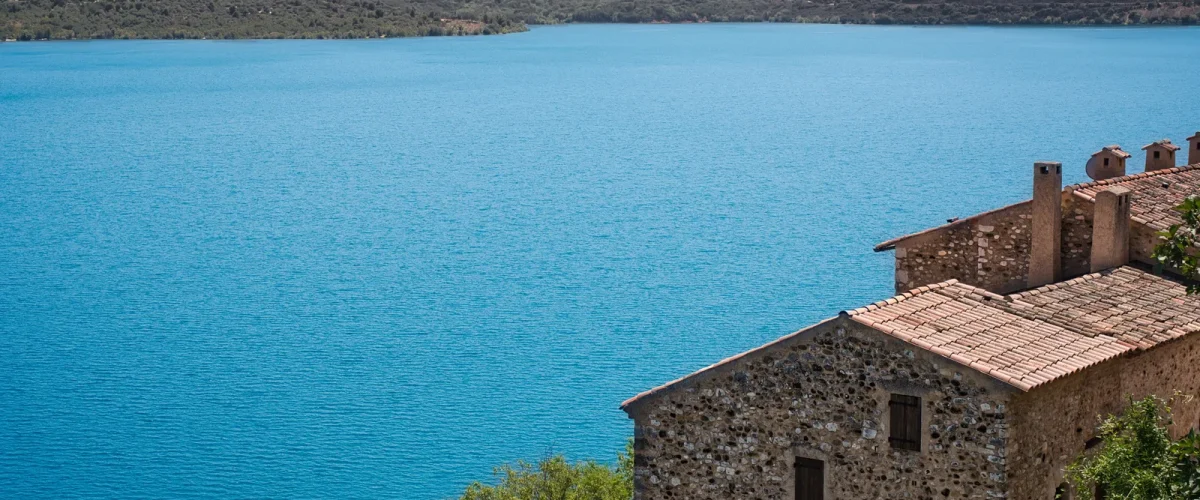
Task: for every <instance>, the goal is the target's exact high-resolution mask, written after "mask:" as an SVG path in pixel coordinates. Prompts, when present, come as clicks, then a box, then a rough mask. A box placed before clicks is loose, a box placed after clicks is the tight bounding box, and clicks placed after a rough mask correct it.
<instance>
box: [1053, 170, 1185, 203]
mask: <svg viewBox="0 0 1200 500" xmlns="http://www.w3.org/2000/svg"><path fill="white" fill-rule="evenodd" d="M1196 168H1200V163H1193V164H1191V165H1181V166H1178V167H1171V168H1164V169H1162V170H1155V171H1153V172H1138V173H1136V174H1129V175H1122V176H1120V177H1113V178H1111V179H1102V180H1098V181H1091V182H1081V183H1079V184H1071V185H1069V186H1067V187H1065V188H1063V191H1070V192H1077V191H1079V190H1081V189H1088V188H1094V187H1100V186H1109V185H1113V184H1118V183H1121V182H1125V181H1132V180H1137V179H1144V178H1146V177H1157V176H1160V175H1167V174H1175V173H1179V172H1186V171H1188V170H1194V169H1196ZM1078 194H1079V195H1080V196H1083V197H1084V198H1087V199H1089V200H1090V199H1092V197H1091V196H1087V195H1084V194H1082V193H1078Z"/></svg>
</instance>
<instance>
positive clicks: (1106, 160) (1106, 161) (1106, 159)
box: [1104, 158, 1108, 167]
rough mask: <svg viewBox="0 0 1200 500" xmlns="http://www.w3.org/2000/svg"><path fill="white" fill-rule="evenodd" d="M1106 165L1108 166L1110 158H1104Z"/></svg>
mask: <svg viewBox="0 0 1200 500" xmlns="http://www.w3.org/2000/svg"><path fill="white" fill-rule="evenodd" d="M1104 166H1106V167H1107V166H1108V158H1105V159H1104Z"/></svg>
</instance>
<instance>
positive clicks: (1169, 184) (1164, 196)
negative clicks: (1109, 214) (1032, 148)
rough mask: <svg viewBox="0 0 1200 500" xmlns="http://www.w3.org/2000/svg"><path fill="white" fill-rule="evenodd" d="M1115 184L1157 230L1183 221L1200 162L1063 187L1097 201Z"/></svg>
mask: <svg viewBox="0 0 1200 500" xmlns="http://www.w3.org/2000/svg"><path fill="white" fill-rule="evenodd" d="M1116 185H1120V186H1125V187H1127V188H1129V190H1131V191H1133V201H1132V205H1131V206H1130V212H1131V214H1132V218H1133V220H1134V222H1138V223H1141V224H1144V225H1146V226H1148V227H1150V228H1151V229H1154V230H1157V231H1163V230H1166V229H1167V228H1169V227H1170V226H1171V225H1172V224H1179V223H1180V222H1182V220H1181V219H1180V218H1179V214H1178V213H1176V212H1175V207H1177V206H1179V204H1180V203H1182V202H1183V199H1184V198H1186V197H1188V196H1189V195H1193V194H1200V163H1197V164H1195V165H1188V166H1183V167H1175V168H1167V169H1163V170H1156V171H1154V172H1141V173H1137V174H1132V175H1125V176H1121V177H1114V178H1111V179H1105V180H1102V181H1094V182H1085V183H1083V184H1075V185H1071V186H1066V187H1065V188H1063V191H1064V192H1073V193H1074V194H1075V195H1076V196H1079V197H1081V198H1084V199H1086V200H1088V201H1091V202H1095V201H1096V193H1098V192H1100V191H1103V190H1104V189H1107V188H1108V187H1109V186H1116ZM1164 185H1165V186H1166V187H1164ZM1025 203H1029V200H1025V201H1023V202H1021V203H1015V204H1012V205H1008V206H1006V207H1001V208H997V209H995V210H989V211H987V212H981V213H978V214H975V215H973V216H971V217H964V218H962V219H959V220H956V221H954V222H951V223H949V224H942V225H940V226H935V227H931V228H929V229H925V230H922V231H918V232H915V233H911V234H906V235H904V236H898V237H896V238H892V239H890V240H887V241H885V242H883V243H880V244H878V245H875V251H876V252H883V251H886V250H891V249H893V248H895V247H896V244H898V243H900V242H902V241H904V240H907V239H910V238H914V237H917V236H920V235H923V234H928V233H934V232H938V231H941V230H943V229H947V228H950V227H953V226H957V225H962V224H967V223H968V222H970V221H973V220H976V219H978V218H980V217H983V216H986V215H988V214H991V213H994V212H999V211H1003V210H1007V209H1009V208H1011V207H1014V206H1016V205H1021V204H1025Z"/></svg>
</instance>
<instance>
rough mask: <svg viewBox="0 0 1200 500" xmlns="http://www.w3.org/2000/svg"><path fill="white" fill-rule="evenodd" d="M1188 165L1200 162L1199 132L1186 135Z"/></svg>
mask: <svg viewBox="0 0 1200 500" xmlns="http://www.w3.org/2000/svg"><path fill="white" fill-rule="evenodd" d="M1187 140H1188V165H1195V164H1197V163H1200V132H1196V135H1193V136H1191V137H1188V139H1187Z"/></svg>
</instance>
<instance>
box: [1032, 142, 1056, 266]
mask: <svg viewBox="0 0 1200 500" xmlns="http://www.w3.org/2000/svg"><path fill="white" fill-rule="evenodd" d="M1061 255H1062V163H1058V162H1054V161H1040V162H1037V163H1034V164H1033V241H1032V242H1031V244H1030V249H1029V287H1030V288H1033V287H1038V286H1042V285H1045V284H1049V283H1054V282H1056V281H1058V280H1059V278H1060V277H1061V275H1062V258H1061Z"/></svg>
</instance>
